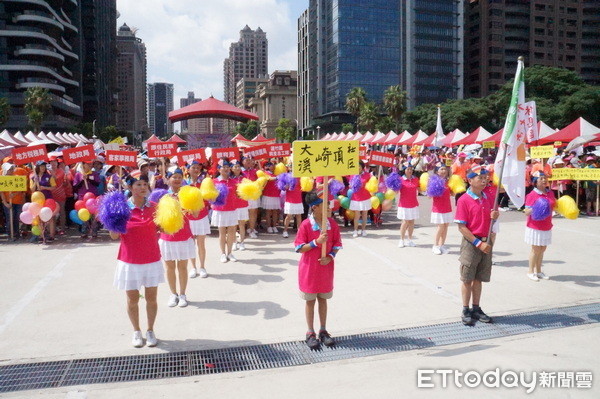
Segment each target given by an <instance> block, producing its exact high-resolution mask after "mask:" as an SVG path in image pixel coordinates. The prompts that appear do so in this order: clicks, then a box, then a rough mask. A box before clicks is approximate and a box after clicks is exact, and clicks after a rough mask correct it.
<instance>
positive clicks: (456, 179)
mask: <svg viewBox="0 0 600 399" xmlns="http://www.w3.org/2000/svg"><path fill="white" fill-rule="evenodd" d="M448 187H450V190H452V192H453V193H454V194H460V193H464V192H465V191H467V185H466V183H465V181H464V180H463V179H462V177H460V176H459V175H452V176H450V179H448Z"/></svg>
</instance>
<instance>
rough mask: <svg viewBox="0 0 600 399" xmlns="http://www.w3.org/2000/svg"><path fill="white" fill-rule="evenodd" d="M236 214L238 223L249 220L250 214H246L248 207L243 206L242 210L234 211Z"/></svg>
mask: <svg viewBox="0 0 600 399" xmlns="http://www.w3.org/2000/svg"><path fill="white" fill-rule="evenodd" d="M236 212H237V219H238V221H241V220H248V219H250V214H249V213H248V207H247V206H245V207H243V208H238V209H236Z"/></svg>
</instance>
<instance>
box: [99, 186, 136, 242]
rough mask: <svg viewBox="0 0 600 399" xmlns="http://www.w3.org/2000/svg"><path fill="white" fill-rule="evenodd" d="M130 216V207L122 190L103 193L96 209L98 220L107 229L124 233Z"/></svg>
mask: <svg viewBox="0 0 600 399" xmlns="http://www.w3.org/2000/svg"><path fill="white" fill-rule="evenodd" d="M130 217H131V208H129V204H128V203H127V198H125V195H124V194H123V193H122V192H120V191H113V192H110V193H108V194H105V195H104V197H103V198H102V202H101V203H100V209H99V210H98V220H100V222H101V223H102V224H103V225H104V227H105V228H106V229H107V230H108V231H112V232H115V233H121V234H125V233H126V232H127V222H128V221H129V218H130Z"/></svg>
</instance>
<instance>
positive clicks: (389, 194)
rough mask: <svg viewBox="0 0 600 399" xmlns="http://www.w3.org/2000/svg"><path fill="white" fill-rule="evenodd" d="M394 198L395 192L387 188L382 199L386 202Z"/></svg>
mask: <svg viewBox="0 0 600 399" xmlns="http://www.w3.org/2000/svg"><path fill="white" fill-rule="evenodd" d="M394 197H396V192H395V191H394V190H392V189H391V188H389V189H388V190H387V191H386V192H385V194H384V198H385V199H386V200H393V199H394Z"/></svg>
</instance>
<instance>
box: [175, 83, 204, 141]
mask: <svg viewBox="0 0 600 399" xmlns="http://www.w3.org/2000/svg"><path fill="white" fill-rule="evenodd" d="M198 101H202V99H201V98H196V97H195V96H194V92H193V91H188V95H187V97H185V98H180V99H179V108H183V107H187V106H188V105H192V104H194V103H197V102H198ZM188 122H189V121H188V120H183V121H181V133H191V132H189V123H188Z"/></svg>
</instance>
